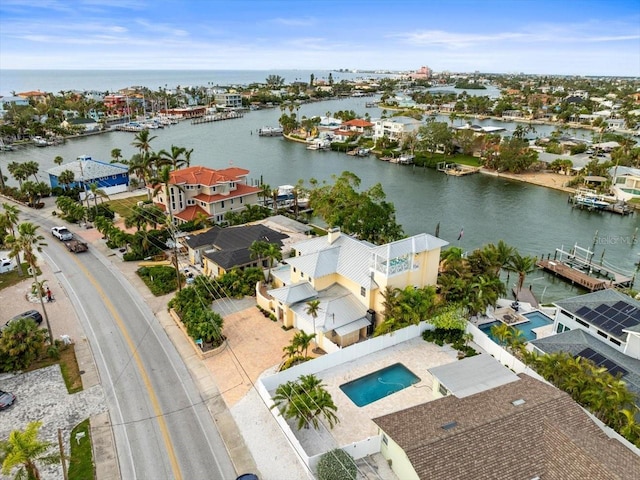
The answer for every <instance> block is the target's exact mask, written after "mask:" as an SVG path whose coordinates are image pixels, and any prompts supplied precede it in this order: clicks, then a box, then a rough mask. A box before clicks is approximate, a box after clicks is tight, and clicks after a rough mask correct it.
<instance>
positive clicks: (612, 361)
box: [531, 289, 640, 395]
mask: <svg viewBox="0 0 640 480" xmlns="http://www.w3.org/2000/svg"><path fill="white" fill-rule="evenodd" d="M555 306H556V307H557V310H556V316H555V320H554V324H553V331H554V332H555V333H556V335H553V336H551V337H546V338H544V339H539V340H535V341H533V342H531V344H532V345H533V347H534V349H535V350H537V351H538V352H542V353H554V352H560V351H562V352H567V353H570V354H571V355H572V356H574V357H582V358H585V359H589V360H591V361H593V362H594V363H595V364H596V365H597V366H600V367H604V368H606V369H607V370H608V371H609V373H611V374H612V375H614V376H615V375H617V374H620V378H621V379H622V380H623V381H624V382H625V383H626V384H627V386H628V387H629V390H631V391H632V392H634V393H636V394H639V395H640V302H639V301H637V300H634V299H633V298H631V297H629V296H628V295H625V294H623V293H620V292H618V291H617V290H614V289H605V290H599V291H597V292H593V293H589V294H586V295H579V296H577V297H572V298H568V299H565V300H561V301H559V302H556V303H555Z"/></svg>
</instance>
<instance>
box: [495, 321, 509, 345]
mask: <svg viewBox="0 0 640 480" xmlns="http://www.w3.org/2000/svg"><path fill="white" fill-rule="evenodd" d="M513 330H514V329H513V327H511V326H509V325H507V324H506V323H502V322H500V323H499V324H498V325H494V326H493V327H491V335H493V336H494V338H495V339H496V340H498V343H499V344H500V345H502V346H505V345H507V344H508V343H509V340H510V339H511V337H512V336H513Z"/></svg>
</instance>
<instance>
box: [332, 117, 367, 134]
mask: <svg viewBox="0 0 640 480" xmlns="http://www.w3.org/2000/svg"><path fill="white" fill-rule="evenodd" d="M373 126H374V124H373V123H371V122H369V121H368V120H364V119H362V118H354V119H353V120H349V121H346V122H343V123H342V125H340V130H349V131H352V132H358V133H367V132H370V131H372V129H373Z"/></svg>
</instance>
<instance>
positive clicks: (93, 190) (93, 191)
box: [87, 183, 109, 214]
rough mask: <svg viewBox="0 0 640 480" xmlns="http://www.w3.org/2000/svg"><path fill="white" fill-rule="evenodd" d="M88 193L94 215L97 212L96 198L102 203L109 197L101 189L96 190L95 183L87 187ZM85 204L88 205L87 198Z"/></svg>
mask: <svg viewBox="0 0 640 480" xmlns="http://www.w3.org/2000/svg"><path fill="white" fill-rule="evenodd" d="M89 191H90V192H91V197H93V209H94V210H93V211H94V214H95V212H97V211H98V197H100V198H101V199H102V200H103V201H104V199H105V198H106V199H107V200H108V199H109V195H107V192H105V191H104V190H103V189H101V188H98V184H97V183H92V184H91V185H89ZM87 203H89V199H88V197H87ZM87 207H88V205H87Z"/></svg>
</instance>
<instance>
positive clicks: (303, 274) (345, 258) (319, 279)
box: [257, 228, 448, 350]
mask: <svg viewBox="0 0 640 480" xmlns="http://www.w3.org/2000/svg"><path fill="white" fill-rule="evenodd" d="M447 244H448V242H446V241H444V240H441V239H439V238H437V237H434V236H431V235H428V234H426V233H422V234H418V235H414V236H412V237H409V238H405V239H403V240H398V241H396V242H392V243H388V244H386V245H380V246H377V245H373V244H371V243H368V242H363V241H360V240H357V239H355V238H353V237H351V236H348V235H344V234H341V232H340V229H339V228H332V229H330V230H329V232H328V235H326V236H322V237H315V238H311V239H309V240H305V241H302V242H299V243H296V244H293V245H292V248H293V249H294V250H295V253H296V255H295V256H294V257H292V258H288V259H286V265H284V266H282V267H281V268H279V269H276V270H275V271H273V272H272V275H273V277H274V286H275V287H276V288H273V289H271V290H267V291H266V292H264V293H261V292H258V296H257V298H258V303H259V305H260V306H262V307H263V308H266V309H268V310H270V311H272V312H273V313H274V314H275V315H276V317H277V318H278V319H279V320H280V321H282V322H283V324H284V326H285V327H296V328H298V329H299V330H304V331H305V332H315V333H316V341H317V342H318V345H319V346H320V347H321V348H324V349H325V350H327V348H325V347H330V346H331V345H330V344H333V346H334V348H335V346H340V347H345V346H348V345H351V344H352V343H355V342H357V341H358V340H360V339H361V338H366V337H367V336H368V335H369V334H371V333H372V331H373V329H374V328H375V326H376V324H377V323H379V322H381V321H382V320H383V319H382V314H383V311H384V307H383V302H384V298H383V293H384V291H385V289H386V288H387V287H390V288H405V287H407V286H409V285H413V286H415V287H417V288H422V287H424V286H427V285H435V284H436V281H437V277H438V262H439V259H440V249H441V248H442V247H444V246H445V245H447ZM310 300H318V301H319V302H320V303H319V308H318V312H317V316H316V317H315V318H314V317H312V316H311V315H309V314H308V313H307V309H308V305H307V302H308V301H310ZM325 342H326V343H325Z"/></svg>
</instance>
